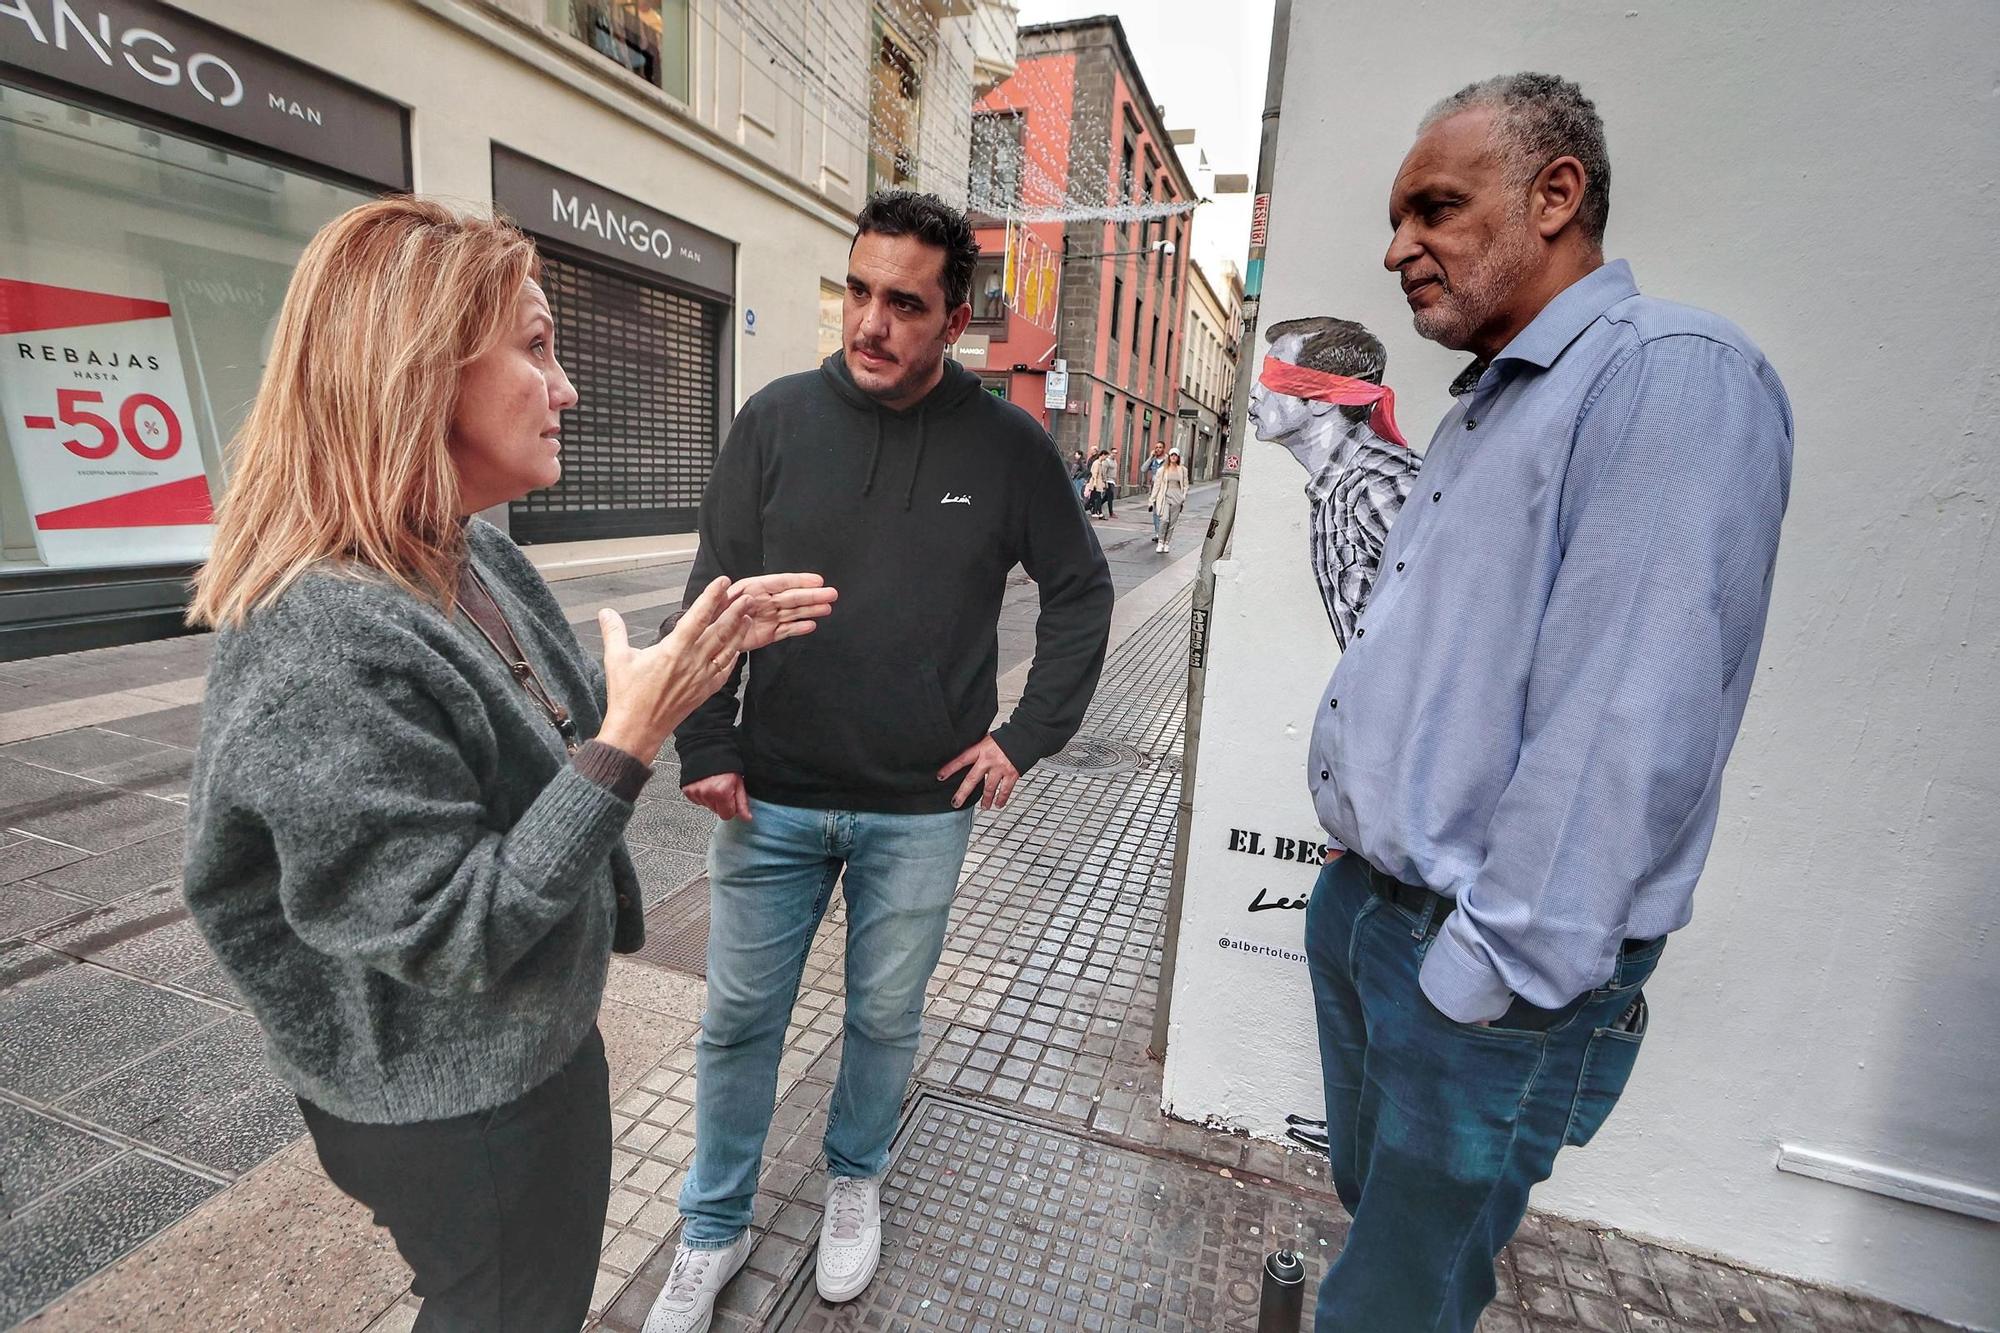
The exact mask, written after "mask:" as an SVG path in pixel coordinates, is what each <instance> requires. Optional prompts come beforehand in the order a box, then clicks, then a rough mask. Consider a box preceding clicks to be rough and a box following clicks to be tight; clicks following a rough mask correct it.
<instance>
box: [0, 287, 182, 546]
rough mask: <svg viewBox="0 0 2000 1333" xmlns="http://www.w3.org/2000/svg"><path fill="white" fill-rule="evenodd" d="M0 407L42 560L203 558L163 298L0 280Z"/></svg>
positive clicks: (177, 367) (176, 360) (177, 368)
mask: <svg viewBox="0 0 2000 1333" xmlns="http://www.w3.org/2000/svg"><path fill="white" fill-rule="evenodd" d="M0 404H4V405H5V409H6V414H7V415H6V432H7V439H8V442H9V444H10V445H12V447H13V452H14V459H15V463H16V466H17V468H18V470H19V472H20V476H21V486H22V490H23V492H24V494H25V498H26V500H27V504H28V512H29V515H30V517H31V521H32V523H33V527H34V536H35V546H36V548H37V549H38V550H39V551H40V552H41V556H42V560H43V561H44V563H46V564H48V565H51V566H58V567H60V566H79V565H93V566H103V565H140V564H168V563H183V562H193V561H198V560H201V559H203V558H204V557H206V555H207V554H208V544H209V538H210V536H211V533H212V531H213V529H212V527H211V526H210V525H211V523H212V521H213V512H212V510H213V506H212V497H211V496H210V494H209V489H208V474H207V471H206V469H205V467H204V465H203V462H202V451H201V448H200V444H199V441H197V440H196V439H195V437H194V433H193V432H194V425H193V423H194V419H195V418H194V413H193V412H192V411H191V410H190V407H189V403H188V397H187V380H186V377H185V376H184V375H183V374H182V373H181V360H180V352H179V349H178V347H177V345H176V343H175V341H174V327H173V311H172V309H171V308H170V307H169V306H168V305H167V303H166V302H164V301H155V300H150V299H146V298H141V297H129V296H119V295H114V294H111V293H108V292H90V291H80V290H77V289H75V288H69V287H50V286H45V285H43V284H41V283H34V282H22V281H18V280H16V279H12V278H0Z"/></svg>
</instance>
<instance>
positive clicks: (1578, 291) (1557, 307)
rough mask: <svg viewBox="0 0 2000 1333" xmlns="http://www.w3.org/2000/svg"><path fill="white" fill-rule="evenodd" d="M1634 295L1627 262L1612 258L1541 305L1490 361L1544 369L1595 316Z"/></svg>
mask: <svg viewBox="0 0 2000 1333" xmlns="http://www.w3.org/2000/svg"><path fill="white" fill-rule="evenodd" d="M1638 294H1639V288H1638V286H1637V284H1635V283H1634V282H1633V281H1632V266H1631V265H1630V264H1628V263H1626V262H1625V261H1624V260H1622V259H1614V260H1612V261H1611V262H1610V263H1608V264H1603V265H1600V266H1599V267H1598V268H1597V269H1595V270H1594V271H1592V272H1591V273H1590V274H1589V275H1588V276H1586V277H1582V278H1579V279H1577V280H1576V281H1575V282H1573V283H1571V284H1570V285H1569V286H1568V287H1565V288H1564V289H1563V290H1562V292H1561V294H1560V295H1558V296H1557V297H1556V299H1555V300H1553V301H1551V302H1549V303H1548V304H1547V305H1545V306H1543V307H1542V313H1541V314H1539V315H1536V316H1535V318H1534V320H1533V321H1532V322H1531V323H1530V324H1529V325H1528V327H1527V328H1525V329H1522V330H1521V331H1520V332H1519V333H1517V334H1515V335H1514V340H1513V341H1512V342H1510V343H1508V344H1507V345H1506V347H1504V348H1502V349H1501V351H1500V354H1499V355H1498V356H1496V357H1494V358H1493V363H1494V364H1495V365H1498V364H1499V363H1500V362H1502V361H1522V362H1526V363H1527V364H1529V365H1531V366H1538V367H1540V368H1541V369H1543V370H1546V369H1548V368H1549V367H1550V366H1552V365H1554V364H1555V362H1556V358H1557V357H1559V356H1561V355H1562V354H1563V352H1564V351H1565V350H1566V349H1567V348H1568V347H1569V345H1570V344H1571V343H1573V342H1575V341H1576V339H1577V335H1579V334H1581V333H1582V332H1583V331H1584V330H1585V329H1587V328H1589V327H1590V326H1591V324H1592V323H1593V322H1594V321H1595V320H1596V319H1597V317H1598V316H1600V315H1602V314H1603V313H1604V312H1605V311H1607V310H1609V309H1610V308H1611V307H1612V306H1614V305H1617V304H1618V303H1619V302H1620V301H1623V300H1627V299H1629V298H1631V297H1634V296H1637V295H1638Z"/></svg>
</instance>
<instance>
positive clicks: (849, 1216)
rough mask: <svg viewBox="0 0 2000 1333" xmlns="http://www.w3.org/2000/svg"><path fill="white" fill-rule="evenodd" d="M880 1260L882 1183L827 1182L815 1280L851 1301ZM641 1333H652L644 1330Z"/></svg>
mask: <svg viewBox="0 0 2000 1333" xmlns="http://www.w3.org/2000/svg"><path fill="white" fill-rule="evenodd" d="M881 1258H882V1182H881V1181H880V1180H877V1179H873V1178H869V1177H864V1176H834V1177H831V1178H830V1179H829V1180H828V1181H827V1182H826V1217H825V1219H824V1220H823V1221H822V1222H821V1223H820V1228H819V1265H818V1269H817V1271H816V1272H815V1273H814V1278H815V1280H816V1281H817V1283H818V1285H819V1294H820V1295H821V1296H822V1297H824V1298H825V1299H827V1300H829V1301H835V1302H839V1301H851V1300H853V1299H854V1298H855V1297H856V1296H859V1295H860V1294H861V1293H862V1291H863V1290H864V1289H865V1288H866V1287H867V1286H868V1284H869V1283H870V1282H871V1281H873V1280H874V1278H875V1265H876V1263H877V1262H878V1261H880V1259H881ZM646 1333H653V1331H652V1330H651V1329H648V1330H647V1331H646Z"/></svg>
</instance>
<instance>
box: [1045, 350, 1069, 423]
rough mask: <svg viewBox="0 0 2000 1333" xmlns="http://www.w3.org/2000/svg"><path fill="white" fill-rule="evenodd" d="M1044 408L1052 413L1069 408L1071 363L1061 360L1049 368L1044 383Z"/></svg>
mask: <svg viewBox="0 0 2000 1333" xmlns="http://www.w3.org/2000/svg"><path fill="white" fill-rule="evenodd" d="M1042 407H1043V408H1044V409H1046V410H1048V411H1050V412H1061V411H1064V410H1065V409H1067V408H1068V407H1069V362H1067V361H1061V360H1059V361H1057V362H1056V363H1055V364H1054V365H1052V366H1050V367H1049V374H1048V378H1047V379H1046V380H1044V381H1043V382H1042Z"/></svg>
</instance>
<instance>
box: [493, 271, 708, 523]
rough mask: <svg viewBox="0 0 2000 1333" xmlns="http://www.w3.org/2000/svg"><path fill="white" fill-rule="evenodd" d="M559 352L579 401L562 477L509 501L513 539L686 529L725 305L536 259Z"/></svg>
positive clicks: (703, 462)
mask: <svg viewBox="0 0 2000 1333" xmlns="http://www.w3.org/2000/svg"><path fill="white" fill-rule="evenodd" d="M542 287H543V289H544V290H546V291H547V292H548V296H549V307H550V309H551V310H553V311H554V312H555V319H556V355H557V357H558V358H559V359H560V360H561V362H562V366H563V369H564V370H566V371H568V372H569V377H570V379H571V380H572V381H573V382H574V383H575V384H576V391H577V393H578V394H579V395H580V396H581V397H580V401H579V402H578V403H577V405H576V406H575V407H574V408H572V409H570V411H569V412H567V413H565V414H564V416H563V453H562V465H563V469H562V470H563V475H562V480H561V481H560V482H558V483H557V484H556V485H554V486H553V487H551V488H549V489H548V490H545V491H536V492H535V493H534V494H532V495H529V496H527V497H526V498H524V499H520V500H516V501H514V503H513V504H512V505H511V506H509V509H508V518H509V522H510V524H511V526H512V529H513V536H514V540H516V541H519V542H552V541H578V540H586V539H591V538H598V537H637V536H646V535H650V534H653V533H661V532H691V531H693V530H694V524H695V514H696V510H697V509H698V507H699V506H700V504H701V493H702V489H703V488H704V487H705V486H707V484H708V474H709V470H710V468H711V467H712V466H713V465H714V462H715V451H716V407H717V400H716V395H717V383H716V382H717V378H718V373H719V372H718V367H717V361H716V358H717V335H718V333H719V330H720V327H721V321H722V309H721V307H719V306H715V305H711V304H709V303H707V302H704V301H698V300H696V299H694V298H693V297H689V296H682V295H680V294H678V293H676V292H671V291H668V290H666V289H665V288H663V287H656V286H654V285H652V284H651V283H648V282H644V281H641V280H639V279H636V278H631V277H627V276H626V275H625V274H623V273H619V272H616V271H614V270H612V269H609V268H599V267H597V266H595V265H590V264H579V263H575V262H573V261H571V260H568V259H564V258H561V257H559V256H555V255H550V254H548V253H546V252H544V255H543V259H542Z"/></svg>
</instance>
